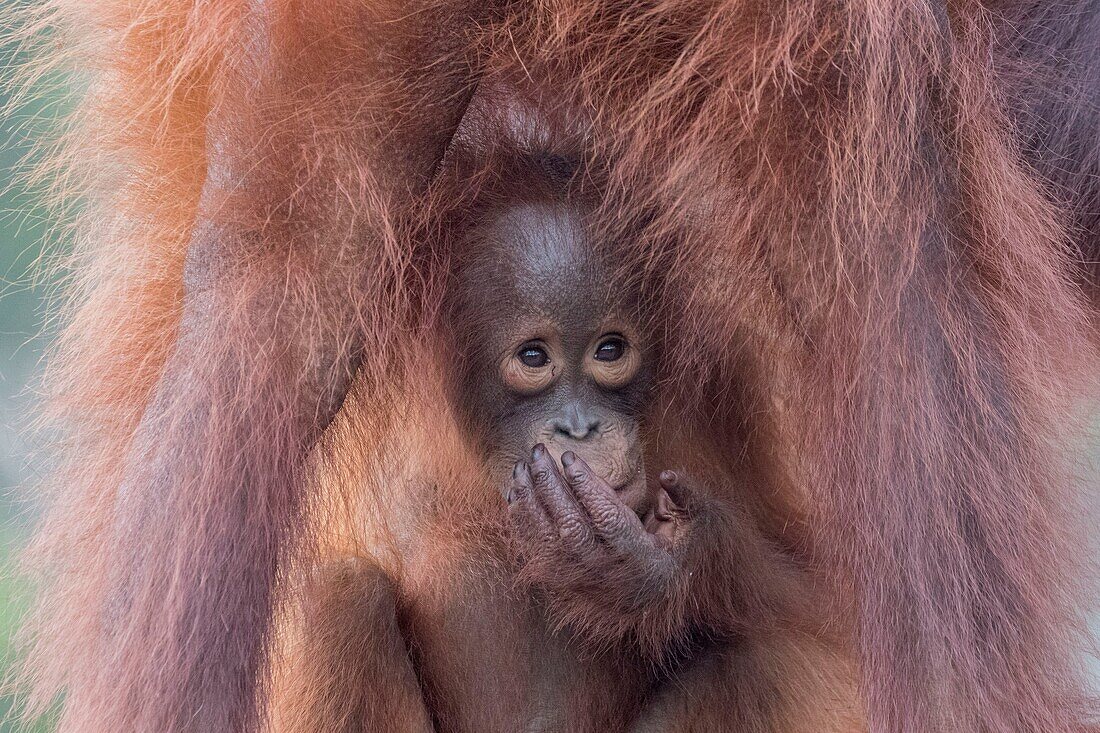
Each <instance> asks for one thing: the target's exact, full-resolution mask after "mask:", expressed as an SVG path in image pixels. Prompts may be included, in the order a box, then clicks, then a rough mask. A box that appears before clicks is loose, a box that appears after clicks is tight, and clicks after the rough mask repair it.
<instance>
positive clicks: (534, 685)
mask: <svg viewBox="0 0 1100 733" xmlns="http://www.w3.org/2000/svg"><path fill="white" fill-rule="evenodd" d="M540 161H543V162H540ZM527 163H528V164H529V165H530V166H531V168H530V169H529V171H528V172H527V173H526V174H525V178H524V184H525V185H524V186H522V187H520V186H513V187H512V188H511V189H509V190H508V191H506V192H504V193H502V194H501V195H500V196H499V197H498V198H497V199H496V200H495V201H494V203H493V205H489V206H485V207H483V208H482V209H480V210H479V211H478V212H477V215H476V219H475V220H474V221H472V222H470V225H469V227H468V229H467V230H466V231H465V232H464V233H461V234H460V236H459V237H458V238H457V239H458V243H457V244H456V245H455V248H454V264H455V265H456V267H455V272H456V275H455V277H454V282H453V283H452V284H451V286H450V287H451V291H450V292H451V298H450V300H449V302H448V304H447V307H446V309H445V312H444V315H443V318H444V319H445V332H446V333H447V334H448V337H447V339H446V341H447V343H448V344H449V345H448V346H446V347H445V349H444V350H445V351H446V353H447V354H448V358H447V359H446V363H447V367H448V369H449V370H450V371H451V374H450V377H449V379H448V384H449V386H448V390H449V392H450V393H451V398H450V402H451V404H453V405H455V406H456V408H457V413H458V414H457V423H458V425H459V432H461V434H462V435H461V442H462V443H463V444H464V446H465V447H464V448H463V450H464V451H466V452H468V453H469V454H470V455H471V456H472V457H473V459H472V463H473V464H474V465H481V466H484V467H485V470H486V475H485V476H484V477H483V478H482V479H480V480H479V479H478V477H474V476H471V477H469V481H468V482H467V483H466V486H469V485H479V486H485V487H487V488H486V492H487V493H486V495H485V496H482V497H480V498H478V497H473V498H472V499H469V500H465V501H464V500H462V499H459V498H455V497H457V496H458V495H457V494H456V495H454V496H452V494H450V493H449V489H448V488H447V486H445V485H444V484H445V483H446V482H445V481H443V480H439V479H436V480H433V481H432V485H433V487H434V488H433V489H432V490H430V491H427V490H426V491H425V496H427V497H430V498H429V499H428V500H425V501H423V502H414V504H415V507H414V508H413V509H410V510H409V511H411V512H413V513H415V514H417V516H415V517H413V518H411V519H409V520H408V521H406V522H404V523H403V524H402V525H401V529H400V530H399V531H397V532H396V535H399V536H400V539H399V540H398V541H397V544H398V545H399V550H398V552H397V553H396V554H397V555H398V556H400V558H401V559H400V562H401V569H400V571H399V573H397V576H398V577H390V575H392V574H391V573H386V572H383V571H382V570H381V569H380V568H378V567H375V566H374V565H373V564H372V563H370V562H369V561H358V563H359V564H358V565H357V566H356V567H357V568H358V569H355V570H349V569H348V566H347V565H340V566H338V567H339V568H340V569H339V570H338V571H337V573H336V575H335V576H334V577H333V578H331V579H329V581H327V582H328V585H329V587H330V588H331V587H338V588H340V589H341V590H340V592H339V593H336V594H335V596H333V595H332V594H331V593H326V592H315V593H311V594H309V595H310V597H313V598H325V597H332V598H333V600H335V601H337V602H336V603H330V604H328V605H327V607H322V608H319V609H315V610H314V611H313V612H312V613H314V614H317V613H319V614H321V617H320V618H318V617H316V616H315V617H314V619H313V621H312V622H308V621H307V624H306V629H307V632H306V637H307V638H306V640H305V642H306V643H305V644H304V645H303V646H302V649H303V653H302V660H301V662H299V663H298V665H299V666H298V667H297V669H298V670H299V674H298V678H299V679H304V678H309V677H315V678H317V680H318V681H315V682H314V683H311V684H314V685H317V687H315V688H313V689H311V690H306V691H299V693H298V695H297V696H291V698H289V699H291V700H293V701H295V702H293V703H292V704H293V706H294V707H295V716H292V717H293V719H295V720H297V721H298V724H297V725H296V726H292V727H295V729H297V730H302V731H305V730H312V731H315V730H333V729H345V727H346V728H347V729H354V730H365V731H375V730H416V731H424V730H430V729H433V727H434V730H437V731H470V732H473V731H477V732H478V733H481V732H482V731H500V732H501V733H505V732H508V733H511V732H512V731H521V730H522V731H546V732H548V733H549V732H550V731H578V732H582V733H583V732H585V731H593V732H594V731H656V730H686V729H689V728H690V730H695V731H710V730H714V731H718V730H728V729H730V726H733V727H734V728H737V727H738V726H742V725H743V726H745V729H750V730H760V731H765V730H766V731H804V732H805V733H811V732H813V733H828V732H830V731H846V732H850V731H853V730H858V729H859V727H858V724H855V723H853V720H854V717H853V712H852V711H853V708H854V701H853V699H851V698H849V697H847V695H848V694H849V693H850V690H849V688H848V687H847V685H848V679H847V676H846V674H847V670H846V669H845V667H844V665H843V664H841V663H839V662H838V659H837V657H836V656H834V654H833V653H832V652H831V651H829V648H828V647H827V645H826V644H824V642H822V641H821V639H820V638H819V637H818V636H817V635H816V633H815V632H813V631H810V629H811V625H810V624H808V623H807V618H808V614H807V613H806V611H807V609H808V604H809V600H810V598H811V597H812V592H811V591H810V590H809V589H810V583H809V576H808V574H807V573H806V571H805V570H804V569H802V568H800V567H798V565H797V563H796V562H795V561H794V560H792V558H791V557H790V556H789V555H788V554H787V553H786V552H784V551H783V550H782V549H781V547H780V545H779V543H778V542H777V541H775V540H773V539H770V538H768V537H767V536H766V535H765V533H764V531H763V530H762V529H761V523H760V522H759V521H758V519H757V517H755V516H754V515H753V509H752V502H748V501H745V500H744V499H743V497H744V496H745V495H751V493H752V490H753V486H752V481H753V479H752V472H751V470H750V469H749V468H747V467H744V466H740V465H739V464H738V463H737V462H736V460H732V459H730V458H729V457H727V456H724V455H722V453H721V452H720V451H718V450H716V449H715V447H714V445H713V444H712V443H711V442H710V440H709V439H708V437H707V436H703V435H698V436H697V435H695V433H694V431H692V430H691V429H689V428H687V427H684V426H681V425H679V424H678V421H677V419H675V418H673V417H672V416H666V415H665V414H664V411H663V410H661V403H660V400H659V399H658V397H659V394H658V393H659V383H658V380H657V373H658V362H659V358H660V344H659V343H658V341H657V339H656V338H655V337H654V334H653V333H651V332H650V330H649V329H647V328H646V325H645V324H646V319H645V317H644V299H643V298H642V297H641V294H640V293H639V292H637V288H630V287H624V286H621V285H618V284H616V282H617V281H616V278H615V277H614V276H613V272H614V268H613V267H612V266H611V264H610V258H611V257H612V256H613V248H601V247H597V246H595V245H594V243H593V242H591V241H590V235H589V231H588V229H587V227H586V222H585V213H586V206H587V204H586V203H585V200H584V198H583V197H580V196H571V195H570V194H569V185H568V180H567V179H566V178H563V177H562V176H561V173H560V168H561V166H560V165H557V166H547V165H546V164H545V161H544V159H543V158H539V157H538V156H532V157H531V159H530V160H528V161H527ZM517 190H522V194H520V193H517V192H516V191H517ZM656 415H661V417H662V425H661V430H660V431H654V432H652V433H650V431H646V430H644V427H645V425H646V424H647V423H648V422H649V421H651V420H652V419H654V417H655V416H656ZM658 437H661V438H662V440H657V439H656V438H658ZM664 441H667V442H664ZM647 465H648V466H654V467H655V469H654V470H653V471H647ZM670 467H673V468H670ZM456 483H460V482H456ZM497 492H499V493H497ZM502 496H503V499H504V501H502V500H501V497H502ZM448 497H451V498H448ZM471 501H472V502H473V503H476V504H478V506H480V507H483V508H482V509H479V510H478V511H475V512H472V514H473V515H474V518H473V519H472V520H470V522H472V525H471V524H464V525H463V529H462V531H461V532H456V531H454V529H453V528H454V527H455V525H456V524H459V522H457V521H456V518H455V514H454V512H453V511H449V512H447V511H440V510H439V509H438V508H433V507H451V506H456V505H457V506H461V505H462V504H464V503H465V504H469V503H471ZM494 537H499V538H502V539H501V541H500V542H499V543H495V542H494V541H493V540H492V538H494ZM442 562H448V563H451V564H450V565H449V566H448V569H447V570H446V571H444V570H442V569H441V565H440V563H442ZM349 573H350V575H349ZM440 576H447V577H452V578H453V582H451V583H448V584H446V585H443V584H439V583H431V582H428V581H427V580H426V579H428V578H434V577H440ZM360 584H366V585H367V586H369V587H363V586H362V585H360ZM379 589H384V592H383V591H380V590H379ZM341 599H342V600H341ZM341 605H344V606H345V607H346V606H349V605H350V606H351V607H352V608H353V609H354V610H353V611H350V612H349V611H348V610H344V611H340V610H339V607H340V606H341ZM307 613H309V611H307ZM395 616H396V617H398V619H399V620H395ZM348 618H358V619H359V624H360V625H358V626H357V627H356V628H350V629H349V628H347V626H348V622H347V621H346V619H348ZM364 623H365V624H366V626H367V627H368V628H364V627H363V625H362V624H364ZM341 626H343V627H345V630H344V631H342V632H339V633H338V634H337V638H334V639H327V640H325V639H315V640H314V641H313V643H310V640H309V632H308V629H311V628H312V629H332V628H334V627H341ZM326 647H327V648H328V649H329V650H330V651H327V652H326V651H325V648H326ZM395 650H396V651H395ZM792 653H793V654H797V655H798V657H797V658H798V659H800V660H803V662H804V664H805V665H806V666H805V668H801V667H792V666H791V665H785V664H780V663H777V661H776V660H778V659H780V658H782V657H783V656H784V655H787V654H792ZM330 654H336V655H342V656H343V660H342V661H333V660H332V659H330V658H328V655H330ZM303 669H316V672H307V673H302V670H303ZM332 669H340V670H349V669H350V670H357V671H355V672H354V673H353V674H352V675H351V678H348V677H344V678H343V679H341V680H340V681H339V682H338V684H339V685H340V686H341V688H343V689H347V688H348V687H349V686H350V687H354V688H356V689H357V690H358V691H359V694H360V695H361V699H360V702H359V704H358V706H357V707H349V706H348V705H347V695H346V693H345V694H343V695H341V694H336V693H335V692H331V693H326V692H325V687H324V685H325V684H326V683H325V682H324V681H323V680H324V678H325V677H329V678H330V682H329V683H328V684H336V683H335V682H333V681H331V678H332V676H333V675H332V672H331V671H328V670H332ZM823 688H825V689H826V691H827V692H826V693H825V694H829V695H830V699H836V704H835V705H830V706H829V707H828V708H827V709H820V708H818V709H810V708H809V707H808V702H807V701H812V700H820V699H821V695H822V694H823V692H822V690H823ZM505 691H506V692H505ZM834 693H835V694H834ZM332 701H340V702H341V705H342V707H341V709H340V710H329V711H327V712H326V710H325V708H326V705H329V704H331V703H332ZM762 719H763V720H766V721H767V723H766V725H761V723H760V721H761V720H762ZM426 721H431V723H430V725H429V724H428V723H427V722H426ZM342 726H344V727H342ZM753 726H757V727H753Z"/></svg>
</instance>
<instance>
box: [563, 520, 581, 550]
mask: <svg viewBox="0 0 1100 733" xmlns="http://www.w3.org/2000/svg"><path fill="white" fill-rule="evenodd" d="M558 535H559V537H561V539H562V540H563V541H565V542H568V543H570V544H577V543H579V542H581V541H582V540H583V539H584V536H585V527H584V524H583V523H582V522H581V521H580V520H578V519H567V520H565V521H564V522H562V523H561V526H560V527H558Z"/></svg>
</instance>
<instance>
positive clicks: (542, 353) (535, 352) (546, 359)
mask: <svg viewBox="0 0 1100 733" xmlns="http://www.w3.org/2000/svg"><path fill="white" fill-rule="evenodd" d="M516 357H517V358H518V359H519V360H520V361H521V362H523V365H524V366H526V367H530V368H532V369H541V368H542V367H544V366H546V365H547V364H549V363H550V355H549V354H547V353H546V349H544V348H542V347H541V346H524V347H523V348H521V349H520V350H519V353H517V354H516Z"/></svg>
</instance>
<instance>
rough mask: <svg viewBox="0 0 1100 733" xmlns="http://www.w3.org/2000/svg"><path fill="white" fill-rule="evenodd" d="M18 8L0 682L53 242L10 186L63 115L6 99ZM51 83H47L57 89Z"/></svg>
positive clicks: (18, 589) (3, 380) (5, 718)
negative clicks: (45, 273) (45, 261)
mask: <svg viewBox="0 0 1100 733" xmlns="http://www.w3.org/2000/svg"><path fill="white" fill-rule="evenodd" d="M21 4H24V3H23V2H18V1H17V0H0V32H2V33H3V38H4V39H5V40H4V42H3V43H0V675H5V674H6V672H5V670H9V669H10V668H11V666H12V664H13V662H14V660H15V656H14V649H13V642H14V635H15V633H16V630H17V629H18V627H19V620H20V618H21V617H22V616H23V614H24V613H25V611H26V608H27V605H28V602H29V598H30V588H29V586H28V585H27V583H26V582H25V581H24V580H23V579H22V578H21V577H20V575H19V573H18V572H17V567H16V560H15V555H16V552H15V551H16V549H17V548H18V547H20V546H22V544H23V543H24V542H25V540H26V538H27V535H28V532H29V529H30V527H31V524H32V523H33V521H34V518H35V514H36V512H35V505H34V501H33V498H34V494H33V489H34V486H35V484H36V479H38V478H40V476H41V474H42V471H43V464H42V462H41V461H39V460H37V458H36V452H35V450H34V449H33V448H34V447H33V445H32V439H31V436H30V431H29V423H30V420H31V419H32V417H33V405H34V394H33V388H34V383H35V376H36V374H37V373H38V370H39V367H40V361H41V358H42V352H43V349H44V347H45V345H46V344H47V342H48V338H49V337H48V334H47V329H46V328H45V325H44V313H45V300H46V297H47V293H48V292H49V291H50V283H49V282H48V281H46V280H45V279H44V278H43V277H42V275H41V273H40V272H36V270H38V269H39V268H36V263H38V262H39V261H40V259H41V257H42V255H43V252H44V249H51V248H53V247H55V246H58V245H60V244H61V243H60V242H58V241H52V240H51V234H52V232H51V231H50V227H49V225H48V221H49V216H48V212H47V211H46V210H45V207H44V206H42V204H41V203H40V202H39V201H38V200H37V199H36V197H35V196H33V195H31V194H29V193H28V192H26V191H24V190H21V189H20V187H19V186H18V185H16V181H18V180H20V179H21V176H20V175H19V172H20V171H21V170H22V169H23V166H25V165H26V164H27V163H28V162H29V158H28V156H30V155H31V152H32V144H31V141H32V140H34V139H35V138H36V137H37V135H36V130H39V129H41V125H43V124H46V125H48V124H49V120H50V119H51V117H54V118H55V117H56V116H57V115H59V114H60V113H61V112H62V111H63V110H62V106H63V105H64V103H65V100H64V98H63V97H64V94H63V87H62V86H59V85H57V84H56V83H50V84H49V89H47V85H46V83H42V84H41V85H40V87H38V88H36V89H34V90H33V91H34V93H33V94H31V95H29V96H28V97H27V98H26V99H25V100H23V101H21V102H19V103H15V101H14V100H13V98H12V94H13V87H12V86H11V83H12V77H13V73H14V72H15V70H16V69H17V68H18V66H19V64H20V62H21V61H22V60H23V59H22V57H21V55H20V54H19V52H18V49H17V45H16V44H15V43H14V42H13V41H11V40H10V39H11V38H12V34H11V32H12V31H13V30H14V29H13V28H12V27H10V26H7V25H5V24H7V23H8V22H9V19H10V13H9V12H8V11H9V10H10V9H11V8H13V7H15V6H18V5H21ZM56 81H57V80H56V79H54V80H52V82H56ZM14 702H15V700H14V699H13V697H12V696H11V694H9V693H2V694H0V733H9V732H10V731H17V730H18V731H28V730H30V731H45V730H48V729H49V728H50V727H51V726H50V725H49V723H48V721H41V722H40V723H39V724H38V725H37V726H32V727H28V726H26V725H19V724H17V723H15V722H14V721H13V720H12V719H11V717H12V716H11V715H10V711H11V708H12V706H13V703H14Z"/></svg>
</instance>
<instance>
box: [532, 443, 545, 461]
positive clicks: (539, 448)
mask: <svg viewBox="0 0 1100 733" xmlns="http://www.w3.org/2000/svg"><path fill="white" fill-rule="evenodd" d="M544 455H546V446H544V445H543V444H542V443H538V444H536V445H535V449H534V450H533V451H531V457H532V458H534V459H535V460H536V461H537V460H538V459H540V458H542V457H543V456H544Z"/></svg>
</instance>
